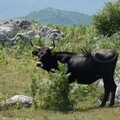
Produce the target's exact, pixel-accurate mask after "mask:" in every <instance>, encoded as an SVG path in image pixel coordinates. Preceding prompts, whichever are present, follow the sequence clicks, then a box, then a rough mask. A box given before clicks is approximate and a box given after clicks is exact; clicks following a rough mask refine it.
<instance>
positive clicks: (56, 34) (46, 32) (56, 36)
mask: <svg viewBox="0 0 120 120" xmlns="http://www.w3.org/2000/svg"><path fill="white" fill-rule="evenodd" d="M39 36H40V38H42V39H44V40H57V41H59V40H60V39H61V37H62V36H63V33H62V32H61V31H60V30H58V29H51V28H49V27H47V26H43V27H42V29H41V31H40V33H39Z"/></svg>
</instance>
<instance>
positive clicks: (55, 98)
mask: <svg viewBox="0 0 120 120" xmlns="http://www.w3.org/2000/svg"><path fill="white" fill-rule="evenodd" d="M59 69H60V70H59V71H56V70H53V72H51V73H50V75H49V79H48V80H46V81H45V82H44V83H42V84H41V85H40V90H39V102H38V106H39V107H40V108H44V109H52V110H60V111H66V110H70V109H72V107H73V103H72V102H71V101H70V99H69V83H68V79H67V78H68V74H66V69H65V67H64V66H63V65H60V67H59ZM37 101H38V100H37Z"/></svg>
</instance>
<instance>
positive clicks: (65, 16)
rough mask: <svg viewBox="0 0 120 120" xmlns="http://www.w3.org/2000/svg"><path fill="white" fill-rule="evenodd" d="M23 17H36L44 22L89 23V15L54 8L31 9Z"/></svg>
mask: <svg viewBox="0 0 120 120" xmlns="http://www.w3.org/2000/svg"><path fill="white" fill-rule="evenodd" d="M25 18H29V19H36V20H38V21H39V22H41V23H44V24H55V25H76V24H90V22H91V16H89V15H87V14H83V13H79V12H72V11H65V10H59V9H54V8H46V9H41V10H39V11H33V12H31V13H30V14H29V15H27V16H25Z"/></svg>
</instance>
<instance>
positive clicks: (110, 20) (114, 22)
mask: <svg viewBox="0 0 120 120" xmlns="http://www.w3.org/2000/svg"><path fill="white" fill-rule="evenodd" d="M93 25H94V26H95V27H96V29H97V30H98V32H99V33H100V34H103V35H108V36H111V35H112V34H114V33H115V32H117V31H118V30H119V29H120V1H119V0H118V1H117V2H113V3H111V2H108V3H106V5H105V8H104V9H103V10H102V11H101V12H99V13H97V14H96V15H94V16H93Z"/></svg>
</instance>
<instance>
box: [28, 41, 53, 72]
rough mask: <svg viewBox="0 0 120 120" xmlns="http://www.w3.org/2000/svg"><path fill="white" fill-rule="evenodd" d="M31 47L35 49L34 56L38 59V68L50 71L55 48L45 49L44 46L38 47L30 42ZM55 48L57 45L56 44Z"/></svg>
mask: <svg viewBox="0 0 120 120" xmlns="http://www.w3.org/2000/svg"><path fill="white" fill-rule="evenodd" d="M30 44H31V46H32V47H33V48H34V49H35V50H34V51H32V54H33V55H35V56H37V57H38V61H37V62H36V65H37V66H38V67H42V68H43V69H45V70H47V71H49V70H50V68H49V67H50V66H51V61H52V58H53V57H52V56H53V51H52V50H53V48H54V47H44V46H36V45H34V44H33V43H32V41H31V40H30ZM54 46H55V44H54Z"/></svg>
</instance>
